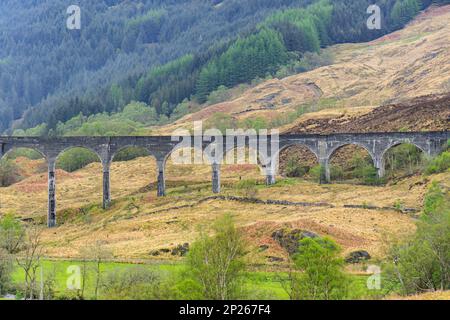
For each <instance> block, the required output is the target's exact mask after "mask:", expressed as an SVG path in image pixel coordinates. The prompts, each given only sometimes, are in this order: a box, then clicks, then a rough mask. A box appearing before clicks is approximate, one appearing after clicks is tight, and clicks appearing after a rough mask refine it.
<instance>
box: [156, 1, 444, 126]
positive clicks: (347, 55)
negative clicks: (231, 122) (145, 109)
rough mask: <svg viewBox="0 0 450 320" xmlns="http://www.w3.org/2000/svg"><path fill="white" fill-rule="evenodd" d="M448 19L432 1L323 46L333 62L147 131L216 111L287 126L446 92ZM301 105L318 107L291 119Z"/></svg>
mask: <svg viewBox="0 0 450 320" xmlns="http://www.w3.org/2000/svg"><path fill="white" fill-rule="evenodd" d="M449 20H450V6H448V5H447V6H443V7H431V8H430V9H428V10H426V11H425V12H423V13H422V14H421V15H420V16H419V17H417V18H416V19H415V20H414V21H413V22H412V23H410V24H409V25H408V26H407V27H406V28H405V29H403V30H400V31H397V32H394V33H392V34H389V35H387V36H385V37H383V38H380V39H378V40H375V41H372V42H369V43H363V44H343V45H336V46H333V47H331V48H329V49H326V51H329V52H330V53H331V54H332V55H333V56H334V57H335V61H334V63H333V64H332V65H329V66H325V67H321V68H318V69H315V70H312V71H310V72H306V73H301V74H298V75H293V76H290V77H287V78H284V79H273V80H269V81H266V82H263V83H262V84H260V85H257V86H255V87H253V88H250V89H248V90H246V91H245V92H244V93H242V94H241V95H239V96H238V97H235V98H234V99H232V100H230V101H226V102H222V103H218V104H215V105H211V106H208V107H206V108H204V109H202V110H201V111H199V112H196V113H194V114H191V115H188V116H185V117H184V118H182V119H180V120H179V121H176V122H175V123H173V124H170V125H167V126H164V127H162V128H159V127H158V128H153V129H154V130H153V131H152V133H159V134H170V133H171V132H172V131H173V130H174V129H175V128H178V127H189V126H191V125H192V121H195V120H204V121H205V120H208V119H211V118H212V117H213V116H214V115H215V114H217V113H224V114H228V115H230V116H232V117H233V118H235V119H237V120H243V119H248V118H250V119H251V118H262V119H265V120H266V121H267V122H270V121H271V120H270V119H276V118H287V120H284V121H285V122H287V126H286V127H284V126H283V128H284V129H287V128H289V127H291V124H292V122H301V121H303V120H307V119H311V118H312V119H317V118H318V119H320V118H322V117H340V116H342V115H347V116H355V115H361V114H365V113H368V112H370V111H371V110H373V108H375V107H377V106H380V105H383V104H389V103H398V102H401V101H404V100H408V99H411V98H415V97H419V96H423V95H428V94H440V93H446V92H449V91H450V61H449V58H448V57H449V56H450V25H449V24H448V21H449ZM302 105H303V106H306V107H307V108H306V110H308V111H319V110H322V111H320V112H317V113H314V112H313V113H308V114H306V115H302V116H301V117H300V118H299V119H296V117H295V114H294V113H293V112H295V110H297V109H298V108H299V107H301V106H302ZM323 109H325V110H323ZM281 122H283V121H281ZM289 122H290V123H289Z"/></svg>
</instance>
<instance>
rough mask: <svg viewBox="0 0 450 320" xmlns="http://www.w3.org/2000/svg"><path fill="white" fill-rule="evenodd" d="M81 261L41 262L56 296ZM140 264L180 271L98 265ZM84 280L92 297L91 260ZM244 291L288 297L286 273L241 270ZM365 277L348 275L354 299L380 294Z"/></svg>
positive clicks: (20, 278)
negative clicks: (368, 286) (51, 280)
mask: <svg viewBox="0 0 450 320" xmlns="http://www.w3.org/2000/svg"><path fill="white" fill-rule="evenodd" d="M82 265H83V263H82V262H81V261H61V260H58V261H50V260H44V261H43V262H42V267H43V269H42V273H43V274H44V277H45V278H48V277H49V276H50V275H54V279H55V286H54V287H55V291H56V294H57V296H59V295H68V294H69V293H70V291H69V290H68V289H67V288H68V287H67V281H68V279H69V278H70V276H71V275H72V274H71V273H70V270H69V269H70V267H71V266H79V267H80V268H82ZM137 266H140V267H144V268H147V269H149V270H152V271H154V272H157V273H159V274H161V275H162V276H164V275H166V276H167V275H169V276H176V275H179V274H181V272H183V270H184V265H183V264H181V263H166V262H165V263H158V262H153V263H145V264H131V263H118V262H105V263H102V264H101V271H102V276H104V275H105V274H107V273H108V272H109V271H112V270H114V269H127V268H130V267H137ZM87 270H88V275H87V280H86V287H85V297H86V298H87V299H92V298H93V297H94V288H95V271H94V270H95V263H93V262H88V263H87ZM37 274H38V281H40V274H41V270H40V269H39V270H38V272H37ZM24 278H25V275H24V272H23V270H22V269H21V268H19V267H17V268H16V270H15V272H14V274H13V282H14V283H15V284H16V285H20V284H22V283H23V282H24ZM244 279H245V280H244V290H245V291H246V292H247V293H248V294H249V295H250V296H251V297H252V298H253V299H255V300H267V299H270V300H272V299H273V300H288V299H289V295H288V293H287V291H286V290H285V288H284V287H283V283H285V282H286V280H287V279H288V274H287V273H286V272H263V271H249V272H246V273H245V277H244ZM366 281H367V277H366V276H352V284H351V288H350V290H351V292H352V296H354V297H355V298H365V299H370V298H376V297H380V296H382V294H381V293H382V292H380V291H370V290H368V289H367V288H366Z"/></svg>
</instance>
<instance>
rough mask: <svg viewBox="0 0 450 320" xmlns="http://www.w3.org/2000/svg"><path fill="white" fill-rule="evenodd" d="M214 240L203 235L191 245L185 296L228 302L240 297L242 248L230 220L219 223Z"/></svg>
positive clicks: (242, 266)
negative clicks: (186, 293)
mask: <svg viewBox="0 0 450 320" xmlns="http://www.w3.org/2000/svg"><path fill="white" fill-rule="evenodd" d="M213 230H214V231H215V235H214V236H207V235H205V234H203V235H201V237H200V238H199V239H198V240H197V241H196V242H194V243H193V244H192V246H191V249H190V251H189V255H188V259H187V263H188V274H190V277H189V279H186V280H185V282H184V288H185V289H188V290H189V291H188V292H189V293H188V295H187V296H196V297H201V299H207V300H229V299H238V298H240V297H242V288H241V287H242V286H241V280H242V275H243V274H242V273H243V271H244V269H245V263H244V261H243V256H244V252H245V245H244V242H243V239H242V235H241V233H240V232H239V231H238V230H237V229H236V227H235V226H234V223H233V221H232V218H231V216H229V215H226V216H224V217H223V218H221V219H219V220H218V221H217V222H216V223H215V224H214V227H213Z"/></svg>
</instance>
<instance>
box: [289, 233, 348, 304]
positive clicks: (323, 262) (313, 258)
mask: <svg viewBox="0 0 450 320" xmlns="http://www.w3.org/2000/svg"><path fill="white" fill-rule="evenodd" d="M340 251H341V249H340V247H339V246H338V245H337V244H336V243H335V242H334V241H333V240H331V239H328V238H315V239H312V238H304V239H302V240H300V246H299V249H298V253H297V254H295V255H294V256H293V260H294V267H295V269H296V270H297V271H300V272H296V273H292V274H291V275H290V292H289V293H290V297H291V299H292V300H337V299H344V298H346V297H347V296H348V287H349V284H350V281H349V279H348V277H347V276H346V275H345V273H344V271H343V268H344V260H343V259H342V258H340V257H339V254H340Z"/></svg>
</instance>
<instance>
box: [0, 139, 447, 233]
mask: <svg viewBox="0 0 450 320" xmlns="http://www.w3.org/2000/svg"><path fill="white" fill-rule="evenodd" d="M184 138H186V139H191V141H192V142H194V141H195V139H196V138H197V137H194V136H192V137H184ZM239 138H241V139H242V138H244V139H245V143H246V145H247V146H255V145H256V146H258V150H256V152H257V154H258V159H259V162H258V163H259V165H260V167H261V169H262V170H263V172H264V174H265V176H266V182H267V184H269V185H270V184H274V183H275V177H276V173H277V172H276V169H275V168H276V167H277V166H276V164H277V162H278V157H279V154H280V152H281V151H282V150H284V149H286V148H288V147H290V146H295V145H300V146H306V147H307V148H308V149H309V150H310V151H311V152H312V153H314V154H315V156H316V157H317V159H318V162H319V164H321V165H322V167H323V168H324V170H323V173H322V177H321V182H322V183H327V182H329V181H330V166H329V162H330V158H331V156H332V155H333V153H334V152H335V151H336V150H337V149H339V148H341V147H343V146H346V145H352V144H353V145H358V146H360V147H362V148H364V149H366V150H367V152H368V153H369V154H370V156H371V157H372V160H373V163H374V166H375V167H376V169H377V171H378V176H379V177H383V176H384V155H385V154H386V152H387V151H388V150H389V149H390V148H392V147H394V146H396V145H399V144H403V143H410V144H413V145H415V146H417V147H418V148H419V149H421V150H422V151H423V152H424V153H425V154H426V155H428V156H429V157H433V156H436V155H438V154H439V153H440V152H442V151H443V150H444V148H445V147H446V145H447V140H448V139H449V138H450V132H449V131H445V132H408V133H401V132H394V133H349V134H331V135H281V136H276V137H275V136H268V137H266V138H265V139H264V141H261V140H262V139H261V138H259V137H257V136H255V137H242V136H241V137H238V136H236V137H234V142H233V143H231V141H230V139H229V140H228V141H227V139H226V138H225V137H224V138H223V153H222V154H221V156H222V158H223V155H224V154H226V153H227V152H229V151H231V150H233V149H235V148H236V145H237V142H238V139H239ZM200 139H202V140H203V137H200ZM172 140H173V139H172V137H167V136H157V137H61V138H37V137H36V138H35V137H1V136H0V159H1V158H2V157H3V156H5V155H6V154H7V153H8V152H10V151H11V150H13V149H16V148H31V149H34V150H36V151H38V152H40V153H41V154H42V156H43V157H44V158H45V159H46V161H47V164H48V220H47V221H48V226H49V227H54V226H56V177H55V164H56V160H57V158H58V156H59V155H60V154H61V153H63V152H64V151H66V150H68V149H71V148H76V147H82V148H86V149H89V150H92V151H93V152H95V153H96V154H97V155H98V157H99V159H100V160H101V162H102V165H103V207H104V208H105V209H106V208H108V207H109V205H110V202H111V193H110V178H109V170H110V166H111V162H112V161H113V159H114V156H115V155H116V154H117V153H118V152H119V151H121V150H124V149H126V148H128V147H140V148H144V149H146V150H147V151H148V152H149V154H150V155H151V156H153V157H154V158H155V159H156V162H157V168H158V172H157V174H158V191H157V192H158V196H164V195H165V174H164V171H165V166H166V162H167V160H168V158H169V156H170V155H171V154H172V153H173V152H174V151H175V150H177V149H179V141H172ZM252 143H253V144H252ZM263 143H265V144H266V146H267V152H262V149H261V145H262V144H263ZM201 144H202V152H203V151H205V150H206V148H207V147H208V146H209V145H211V142H205V141H202V142H201ZM191 145H192V146H194V143H192V144H191ZM273 145H276V146H277V147H276V148H273V147H271V146H273ZM272 149H273V150H272ZM215 159H219V157H217V156H215ZM261 160H264V161H261ZM221 162H222V161H218V160H211V161H210V163H211V165H212V189H213V192H214V193H219V192H220V164H221Z"/></svg>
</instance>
